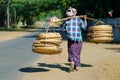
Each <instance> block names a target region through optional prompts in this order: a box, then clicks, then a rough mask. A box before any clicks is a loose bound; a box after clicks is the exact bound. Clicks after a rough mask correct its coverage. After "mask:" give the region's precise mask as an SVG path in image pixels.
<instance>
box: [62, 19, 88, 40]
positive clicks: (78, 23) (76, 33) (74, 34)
mask: <svg viewBox="0 0 120 80" xmlns="http://www.w3.org/2000/svg"><path fill="white" fill-rule="evenodd" d="M60 27H61V28H62V29H65V31H66V32H67V37H68V38H69V39H71V40H74V41H78V42H80V41H82V31H81V28H83V29H84V30H85V29H86V27H87V22H83V20H82V19H80V18H77V17H74V18H71V19H68V20H66V21H64V22H63V24H62V25H61V26H60Z"/></svg>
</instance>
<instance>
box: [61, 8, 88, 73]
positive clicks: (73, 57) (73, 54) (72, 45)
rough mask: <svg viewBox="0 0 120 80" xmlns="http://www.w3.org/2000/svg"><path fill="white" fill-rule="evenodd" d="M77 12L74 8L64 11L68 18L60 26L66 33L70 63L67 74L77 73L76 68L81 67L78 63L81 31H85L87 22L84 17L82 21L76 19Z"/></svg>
mask: <svg viewBox="0 0 120 80" xmlns="http://www.w3.org/2000/svg"><path fill="white" fill-rule="evenodd" d="M76 14H77V10H76V9H75V8H72V7H70V8H69V9H68V10H67V11H66V15H67V16H68V17H72V16H73V18H69V19H67V20H65V21H64V22H63V23H62V25H61V26H60V27H61V28H62V29H63V30H65V32H66V33H67V38H68V61H69V62H70V69H69V72H72V71H77V70H78V69H77V67H78V66H81V63H80V54H81V49H82V30H81V28H83V29H86V27H87V22H86V19H87V18H86V16H83V18H84V21H83V20H82V19H80V18H78V17H76Z"/></svg>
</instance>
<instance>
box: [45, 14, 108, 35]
mask: <svg viewBox="0 0 120 80" xmlns="http://www.w3.org/2000/svg"><path fill="white" fill-rule="evenodd" d="M84 16H86V15H79V16H71V17H67V18H62V19H59V20H58V21H55V22H51V23H50V25H49V26H48V27H47V28H46V29H47V30H46V33H47V32H48V29H49V27H50V26H52V25H53V24H55V23H58V22H61V21H64V20H67V19H70V18H73V17H79V18H83V17H84ZM87 19H89V20H92V21H96V22H97V24H98V23H99V22H100V23H102V24H106V23H104V22H103V21H100V20H97V19H94V18H90V17H87Z"/></svg>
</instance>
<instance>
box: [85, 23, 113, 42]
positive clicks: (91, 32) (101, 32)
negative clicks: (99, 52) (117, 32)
mask: <svg viewBox="0 0 120 80" xmlns="http://www.w3.org/2000/svg"><path fill="white" fill-rule="evenodd" d="M112 36H113V34H112V26H111V25H97V26H92V27H90V28H88V34H87V37H88V40H89V41H90V42H95V43H106V42H111V41H112V40H113V39H112Z"/></svg>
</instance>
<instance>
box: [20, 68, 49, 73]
mask: <svg viewBox="0 0 120 80" xmlns="http://www.w3.org/2000/svg"><path fill="white" fill-rule="evenodd" d="M19 71H21V72H27V73H32V72H47V71H49V69H44V68H33V67H25V68H21V69H19Z"/></svg>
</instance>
